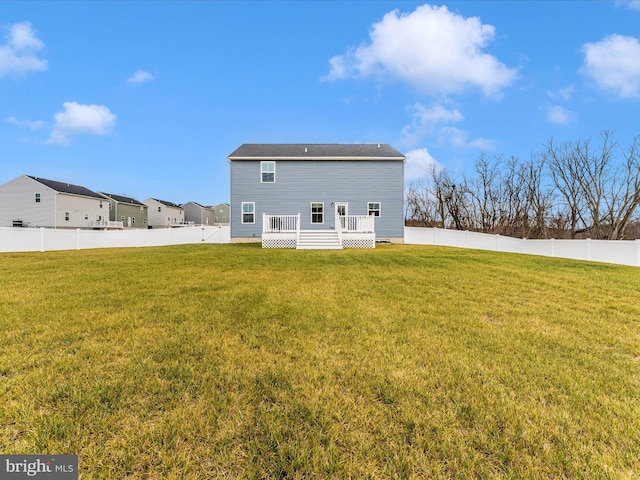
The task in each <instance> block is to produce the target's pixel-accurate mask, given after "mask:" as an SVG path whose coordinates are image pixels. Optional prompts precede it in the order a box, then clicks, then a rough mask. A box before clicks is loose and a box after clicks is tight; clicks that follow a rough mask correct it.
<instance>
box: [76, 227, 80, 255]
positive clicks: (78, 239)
mask: <svg viewBox="0 0 640 480" xmlns="http://www.w3.org/2000/svg"><path fill="white" fill-rule="evenodd" d="M76 250H80V229H79V228H76Z"/></svg>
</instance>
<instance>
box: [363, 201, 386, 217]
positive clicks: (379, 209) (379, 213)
mask: <svg viewBox="0 0 640 480" xmlns="http://www.w3.org/2000/svg"><path fill="white" fill-rule="evenodd" d="M372 203H377V204H378V207H379V208H378V215H377V216H376V215H374V217H376V218H380V217H382V202H367V215H371V214H370V213H369V211H370V210H372V209H371V208H369V206H370V205H371V204H372Z"/></svg>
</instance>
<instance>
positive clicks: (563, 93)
mask: <svg viewBox="0 0 640 480" xmlns="http://www.w3.org/2000/svg"><path fill="white" fill-rule="evenodd" d="M575 91H576V85H575V83H572V84H571V85H568V86H566V87H565V88H561V89H560V90H554V91H549V92H547V94H548V95H549V97H550V98H553V99H554V100H556V99H559V100H564V101H565V102H568V101H569V100H571V99H572V98H573V94H574V93H575Z"/></svg>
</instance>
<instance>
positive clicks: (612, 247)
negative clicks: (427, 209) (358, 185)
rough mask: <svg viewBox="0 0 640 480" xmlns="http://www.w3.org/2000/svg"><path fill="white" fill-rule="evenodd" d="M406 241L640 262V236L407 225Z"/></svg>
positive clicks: (598, 260) (591, 259) (609, 261)
mask: <svg viewBox="0 0 640 480" xmlns="http://www.w3.org/2000/svg"><path fill="white" fill-rule="evenodd" d="M404 243H406V244H414V245H439V246H445V247H460V248H476V249H478V250H493V251H497V252H510V253H523V254H528V255H542V256H546V257H559V258H571V259H575V260H588V261H592V262H606V263H615V264H619V265H631V266H636V267H637V266H640V240H589V239H587V240H555V239H549V240H527V239H521V238H512V237H504V236H501V235H488V234H486V233H477V232H468V231H461V230H447V229H442V228H426V227H425V228H421V227H405V229H404Z"/></svg>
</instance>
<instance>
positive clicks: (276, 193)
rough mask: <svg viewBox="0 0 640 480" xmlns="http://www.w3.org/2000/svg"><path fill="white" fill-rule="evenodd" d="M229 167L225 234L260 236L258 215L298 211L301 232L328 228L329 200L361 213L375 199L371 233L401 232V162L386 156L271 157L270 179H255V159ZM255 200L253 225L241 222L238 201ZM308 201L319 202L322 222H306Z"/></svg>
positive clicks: (330, 216)
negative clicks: (376, 205)
mask: <svg viewBox="0 0 640 480" xmlns="http://www.w3.org/2000/svg"><path fill="white" fill-rule="evenodd" d="M230 168H231V237H232V238H246V237H260V236H261V235H262V214H263V213H266V214H269V215H295V214H297V213H300V214H301V228H302V229H303V230H313V229H323V230H326V229H332V228H334V223H335V221H334V219H335V217H334V215H335V213H334V206H332V205H331V204H332V203H336V202H346V203H348V204H349V212H348V213H349V215H367V214H368V212H367V203H368V202H380V204H381V207H382V208H381V211H382V214H381V216H380V217H377V218H376V223H375V225H376V227H375V228H376V237H378V238H385V237H394V238H402V237H403V236H404V186H403V182H404V163H403V162H402V161H391V160H389V161H387V160H373V161H368V160H353V161H348V160H327V161H321V160H320V161H299V160H291V161H289V160H276V175H275V177H276V182H275V183H261V181H260V178H261V176H260V161H259V160H256V161H253V160H236V161H231V162H230ZM243 202H255V214H256V219H255V224H243V223H242V203H243ZM311 202H323V203H324V223H323V224H312V223H311Z"/></svg>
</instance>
